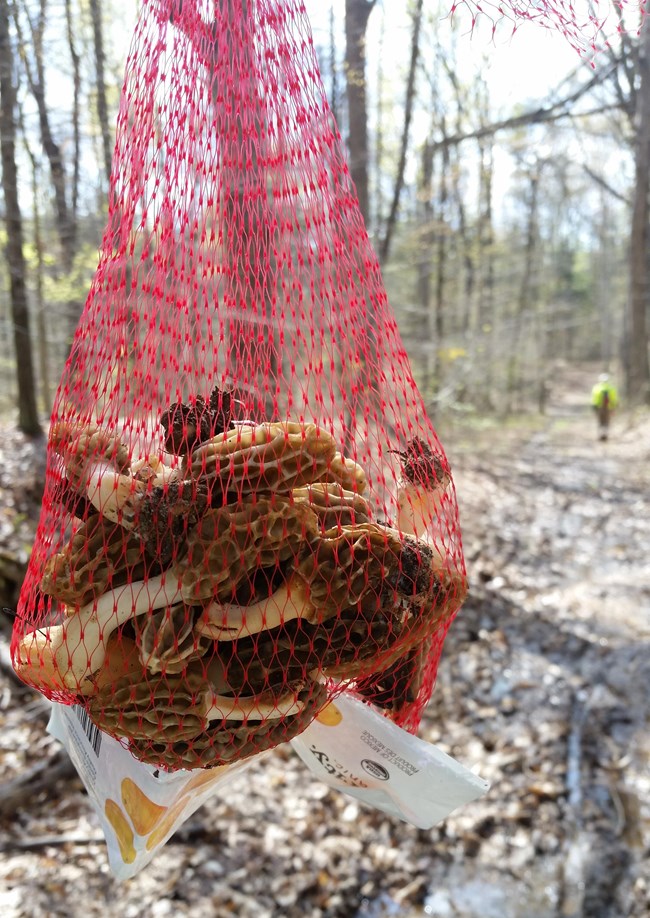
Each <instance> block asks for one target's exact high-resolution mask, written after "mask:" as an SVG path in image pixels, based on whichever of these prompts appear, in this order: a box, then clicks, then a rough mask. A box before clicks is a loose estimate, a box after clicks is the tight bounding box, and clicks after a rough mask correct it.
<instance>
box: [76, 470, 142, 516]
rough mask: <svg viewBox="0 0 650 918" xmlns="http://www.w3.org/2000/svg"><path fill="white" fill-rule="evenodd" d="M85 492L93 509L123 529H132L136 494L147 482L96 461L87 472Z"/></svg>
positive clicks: (140, 491)
mask: <svg viewBox="0 0 650 918" xmlns="http://www.w3.org/2000/svg"><path fill="white" fill-rule="evenodd" d="M85 487H86V495H87V497H88V500H89V501H90V503H91V504H92V505H93V507H95V509H96V510H99V512H100V513H101V514H102V516H105V517H106V518H107V519H109V520H111V522H113V523H120V524H121V525H122V526H124V528H125V529H133V524H134V518H135V507H136V505H137V501H138V498H139V497H141V496H142V494H143V493H144V492H145V491H146V489H147V485H146V482H143V481H139V480H138V479H137V478H133V477H132V476H131V475H122V474H120V473H119V472H116V471H115V467H114V466H113V465H112V464H111V463H110V462H105V461H102V462H95V463H93V464H92V465H91V466H90V468H89V469H88V471H87V473H86V485H85Z"/></svg>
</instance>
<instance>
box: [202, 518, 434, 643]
mask: <svg viewBox="0 0 650 918" xmlns="http://www.w3.org/2000/svg"><path fill="white" fill-rule="evenodd" d="M435 557H436V556H435V555H434V552H433V551H432V549H431V548H430V547H429V546H428V545H426V544H424V543H421V544H419V543H417V541H416V540H415V539H412V540H410V541H408V540H407V541H404V540H402V539H400V538H399V534H398V533H397V532H396V531H395V530H392V529H388V528H387V527H383V526H378V525H376V524H374V523H364V524H359V525H357V526H343V527H340V528H338V529H331V530H328V531H326V532H325V533H323V534H322V535H321V537H320V538H319V539H317V540H315V541H314V542H313V543H312V545H311V549H310V551H309V552H307V553H305V554H304V557H303V558H302V560H300V559H297V561H296V563H295V564H294V572H293V573H292V574H291V575H290V576H289V578H288V579H287V581H286V582H285V583H283V584H282V585H281V586H280V587H279V588H278V589H277V590H276V591H275V592H273V593H272V594H271V595H269V596H267V597H263V598H262V599H260V600H259V601H257V602H255V603H252V604H249V605H245V606H242V605H238V604H235V603H229V602H223V601H219V600H218V599H217V600H216V601H213V602H212V603H211V604H210V605H208V606H207V607H206V608H205V609H204V612H203V614H202V616H201V617H200V618H199V619H198V621H197V623H196V630H197V632H198V633H200V634H203V635H206V636H209V637H211V638H213V639H214V640H218V641H229V640H236V639H238V638H241V637H244V636H246V635H251V634H257V633H259V632H260V631H265V630H271V629H273V628H277V627H279V626H280V625H284V624H285V623H286V622H288V621H291V620H292V619H294V618H300V619H304V620H305V621H307V622H311V623H321V622H324V621H327V620H328V619H330V618H334V617H337V616H340V615H341V614H342V613H343V612H345V611H347V610H349V609H354V608H357V609H359V607H362V606H364V605H366V606H367V605H368V604H370V605H374V606H375V607H376V608H377V609H380V608H381V607H382V606H384V605H385V604H386V603H389V602H391V599H390V596H389V594H392V596H393V597H394V601H401V602H403V603H404V604H406V603H412V604H415V605H419V606H423V605H425V604H427V605H429V604H430V605H435V604H436V603H437V602H438V601H439V599H440V596H441V595H442V593H443V592H444V588H443V585H442V582H441V579H440V577H441V575H440V574H437V572H436V570H435V568H434V564H433V562H434V558H435Z"/></svg>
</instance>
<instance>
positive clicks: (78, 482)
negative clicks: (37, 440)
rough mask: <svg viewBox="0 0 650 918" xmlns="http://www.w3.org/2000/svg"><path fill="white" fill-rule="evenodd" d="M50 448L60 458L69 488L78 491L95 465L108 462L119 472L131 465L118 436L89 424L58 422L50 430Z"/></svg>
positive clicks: (125, 470) (126, 470) (126, 451)
mask: <svg viewBox="0 0 650 918" xmlns="http://www.w3.org/2000/svg"><path fill="white" fill-rule="evenodd" d="M49 445H50V446H51V447H52V449H54V451H55V452H56V453H58V454H59V455H60V456H61V457H62V459H63V463H64V465H65V469H66V474H67V477H68V480H69V481H70V483H71V485H72V486H73V487H75V488H76V489H77V490H80V491H82V490H83V488H84V486H85V479H86V475H87V473H88V468H89V466H90V465H92V464H94V463H97V462H108V463H110V464H111V465H112V466H113V468H114V469H115V470H116V471H118V472H121V473H126V472H128V471H129V469H130V466H131V459H130V455H129V451H128V448H127V447H126V446H125V445H124V444H123V443H122V442H121V441H120V439H119V437H117V436H115V435H114V434H112V433H109V432H108V431H106V430H104V429H102V428H101V427H96V426H94V425H92V424H88V425H79V424H73V423H69V422H66V421H58V422H56V423H55V424H52V426H51V428H50V434H49Z"/></svg>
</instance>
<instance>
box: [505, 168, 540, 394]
mask: <svg viewBox="0 0 650 918" xmlns="http://www.w3.org/2000/svg"><path fill="white" fill-rule="evenodd" d="M540 173H541V164H540V163H537V165H536V166H535V167H534V171H533V172H532V174H531V175H530V191H529V199H528V219H527V225H526V242H525V247H524V266H523V272H522V275H521V283H520V285H519V295H518V297H517V312H516V315H515V317H514V323H513V332H512V336H511V339H510V356H509V358H508V372H507V383H506V384H507V399H506V402H505V407H506V411H507V412H509V411H511V410H512V408H513V404H514V398H515V395H516V393H517V391H518V388H519V384H520V382H521V380H520V378H519V372H520V367H521V355H520V353H519V348H520V345H521V333H522V326H523V322H524V316H525V313H526V310H527V309H528V308H529V307H530V306H531V305H532V303H531V301H532V300H533V299H534V296H533V288H534V280H533V274H534V264H535V253H536V249H537V211H538V202H539V186H540V178H541V175H540Z"/></svg>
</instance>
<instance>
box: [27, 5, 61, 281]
mask: <svg viewBox="0 0 650 918" xmlns="http://www.w3.org/2000/svg"><path fill="white" fill-rule="evenodd" d="M46 8H47V0H41V2H40V6H39V14H38V21H37V25H34V23H33V22H32V20H31V18H30V16H29V10H28V9H27V7H26V6H25V7H24V13H25V16H26V18H27V20H28V22H29V27H30V37H31V44H32V47H33V49H34V64H33V65H32V64H31V63H30V61H29V57H28V55H27V50H26V46H25V41H24V39H23V37H22V31H21V26H20V16H19V14H18V10H17V9H14V19H15V22H16V28H17V29H18V35H19V39H20V44H21V55H22V58H23V62H24V64H25V71H26V73H27V80H28V82H29V88H30V90H31V93H32V95H33V97H34V101H35V102H36V107H37V110H38V121H39V127H40V133H41V143H42V144H43V149H44V151H45V155H46V156H47V159H48V162H49V164H50V173H51V176H52V188H53V191H54V200H55V204H56V213H57V231H58V234H59V240H60V242H61V255H62V262H63V268H64V270H65V271H66V272H68V271H70V269H71V268H72V259H73V255H74V247H75V241H76V235H77V227H76V223H75V220H74V217H73V215H72V213H71V212H70V208H69V207H68V201H67V197H66V184H67V183H66V177H65V169H64V166H63V156H62V154H61V148H60V147H59V145H58V144H57V143H56V141H55V140H54V135H53V134H52V128H51V125H50V115H49V112H48V109H47V104H46V101H45V65H44V61H43V32H44V30H45V18H46Z"/></svg>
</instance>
